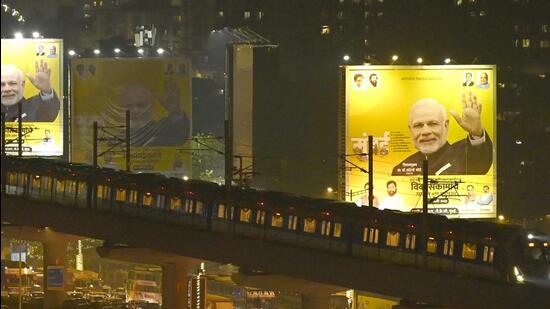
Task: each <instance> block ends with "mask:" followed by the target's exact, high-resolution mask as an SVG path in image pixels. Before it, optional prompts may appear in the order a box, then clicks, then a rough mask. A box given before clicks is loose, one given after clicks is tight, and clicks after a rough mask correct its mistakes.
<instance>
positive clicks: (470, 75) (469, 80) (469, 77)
mask: <svg viewBox="0 0 550 309" xmlns="http://www.w3.org/2000/svg"><path fill="white" fill-rule="evenodd" d="M466 81H467V82H468V83H469V82H471V81H472V73H466Z"/></svg>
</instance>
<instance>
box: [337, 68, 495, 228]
mask: <svg viewBox="0 0 550 309" xmlns="http://www.w3.org/2000/svg"><path fill="white" fill-rule="evenodd" d="M495 82H496V68H495V66H490V65H468V66H348V67H346V68H345V92H346V96H345V100H346V124H345V130H346V134H345V136H346V140H345V156H344V157H345V158H346V160H347V161H348V163H347V164H346V167H347V168H346V174H345V178H346V181H345V183H346V194H345V195H346V200H348V201H353V202H356V203H357V204H358V205H368V196H367V189H368V186H369V184H368V174H367V173H365V172H364V171H361V169H359V168H356V167H362V168H364V169H367V168H368V155H367V153H368V136H369V135H372V136H373V141H374V142H373V144H374V154H373V182H374V183H373V192H374V194H373V195H374V201H373V204H374V206H376V207H379V208H382V209H386V208H387V209H395V210H401V211H421V210H422V161H423V160H424V158H427V159H428V162H429V163H428V174H429V178H430V183H429V198H430V199H431V201H430V204H429V207H428V210H429V211H430V212H433V213H437V214H442V215H446V216H448V217H450V218H493V217H495V216H496V122H495V114H496V89H495V86H496V84H495ZM354 165H355V166H354Z"/></svg>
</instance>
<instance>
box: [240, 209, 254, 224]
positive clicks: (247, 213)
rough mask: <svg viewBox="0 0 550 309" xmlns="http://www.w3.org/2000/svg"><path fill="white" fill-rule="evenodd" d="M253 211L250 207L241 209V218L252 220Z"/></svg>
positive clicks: (246, 220) (247, 220)
mask: <svg viewBox="0 0 550 309" xmlns="http://www.w3.org/2000/svg"><path fill="white" fill-rule="evenodd" d="M251 213H252V211H251V210H250V209H248V208H242V209H241V216H240V218H239V220H241V222H250V214H251Z"/></svg>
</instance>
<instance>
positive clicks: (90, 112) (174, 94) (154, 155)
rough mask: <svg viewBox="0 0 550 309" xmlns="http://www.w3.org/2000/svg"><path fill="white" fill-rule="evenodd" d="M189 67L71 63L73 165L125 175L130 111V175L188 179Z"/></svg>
mask: <svg viewBox="0 0 550 309" xmlns="http://www.w3.org/2000/svg"><path fill="white" fill-rule="evenodd" d="M190 70H191V63H190V61H189V60H188V59H186V58H164V59H161V58H159V59H136V58H134V59H117V58H101V59H75V60H73V61H72V62H71V98H72V99H71V110H72V123H71V128H72V130H71V131H72V139H71V159H72V161H74V162H86V163H92V162H93V157H92V155H93V152H92V150H93V123H94V121H97V123H98V126H99V129H98V152H99V153H98V165H99V166H105V167H112V168H116V169H122V170H124V169H126V154H125V150H124V149H125V142H124V140H125V123H126V111H130V145H131V147H130V148H131V150H130V169H131V171H133V172H159V173H163V174H165V175H167V176H173V177H182V176H184V175H189V176H190V175H191V171H190V151H191V149H190V146H189V145H190V136H191V75H190Z"/></svg>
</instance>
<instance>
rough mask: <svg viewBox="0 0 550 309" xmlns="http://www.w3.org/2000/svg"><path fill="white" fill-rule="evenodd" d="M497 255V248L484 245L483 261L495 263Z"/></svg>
mask: <svg viewBox="0 0 550 309" xmlns="http://www.w3.org/2000/svg"><path fill="white" fill-rule="evenodd" d="M494 256H495V248H493V247H489V246H483V262H487V263H493V258H494Z"/></svg>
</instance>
